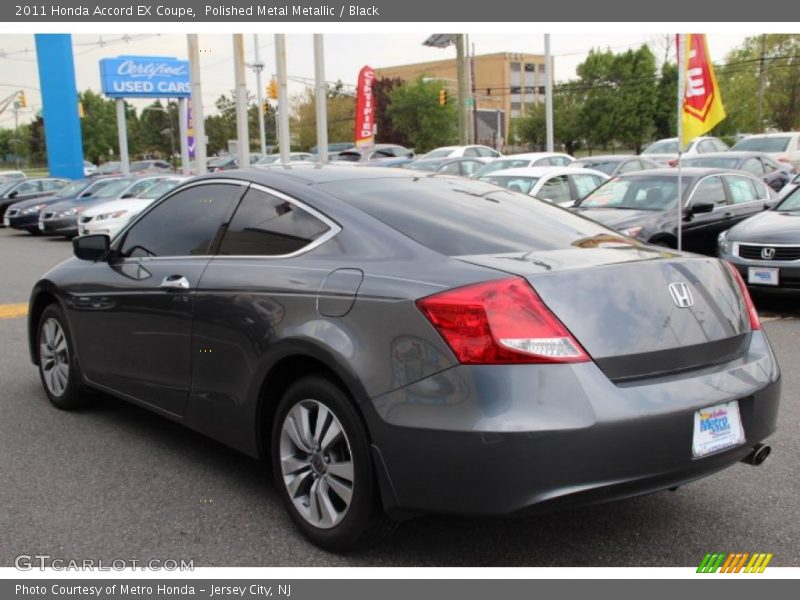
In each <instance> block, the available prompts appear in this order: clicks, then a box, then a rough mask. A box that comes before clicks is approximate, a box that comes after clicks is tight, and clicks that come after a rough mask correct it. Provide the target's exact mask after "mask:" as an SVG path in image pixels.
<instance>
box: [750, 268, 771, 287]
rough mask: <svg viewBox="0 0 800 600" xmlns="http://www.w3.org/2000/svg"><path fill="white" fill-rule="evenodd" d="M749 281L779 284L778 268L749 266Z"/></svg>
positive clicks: (758, 283)
mask: <svg viewBox="0 0 800 600" xmlns="http://www.w3.org/2000/svg"><path fill="white" fill-rule="evenodd" d="M747 283H753V284H756V285H778V269H766V268H762V267H747Z"/></svg>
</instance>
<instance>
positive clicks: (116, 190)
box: [94, 179, 133, 198]
mask: <svg viewBox="0 0 800 600" xmlns="http://www.w3.org/2000/svg"><path fill="white" fill-rule="evenodd" d="M131 183H133V179H114V180H112V181H111V182H109V184H108V185H106V186H104V187H103V188H102V189H101V190H100V191H98V192H95V194H94V197H95V198H116V197H117V196H119V195H120V194H122V192H124V191H125V190H126V189H128V188H129V187H130V185H131Z"/></svg>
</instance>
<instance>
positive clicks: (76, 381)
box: [36, 304, 90, 410]
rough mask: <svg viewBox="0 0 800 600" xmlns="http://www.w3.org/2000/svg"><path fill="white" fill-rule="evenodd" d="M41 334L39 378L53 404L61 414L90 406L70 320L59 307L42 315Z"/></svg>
mask: <svg viewBox="0 0 800 600" xmlns="http://www.w3.org/2000/svg"><path fill="white" fill-rule="evenodd" d="M37 332H38V333H37V336H36V348H37V352H38V355H37V358H38V359H39V377H40V378H41V380H42V387H44V391H45V393H46V394H47V397H48V399H49V400H50V402H51V403H52V404H53V406H55V407H56V408H60V409H61V410H75V409H78V408H83V407H84V406H87V405H88V404H89V402H90V397H89V395H88V394H86V393H85V391H83V390H82V389H81V385H80V369H79V368H78V362H77V360H76V358H75V353H74V352H73V349H72V342H71V341H70V336H69V329H68V327H67V320H66V318H65V317H64V312H63V311H62V310H61V308H60V307H59V306H58V305H57V304H51V305H50V306H48V307H47V308H45V309H44V311H42V316H41V317H40V319H39V325H38V329H37Z"/></svg>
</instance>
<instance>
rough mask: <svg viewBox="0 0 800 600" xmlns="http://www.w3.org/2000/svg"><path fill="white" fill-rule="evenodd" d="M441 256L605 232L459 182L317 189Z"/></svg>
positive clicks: (375, 182)
mask: <svg viewBox="0 0 800 600" xmlns="http://www.w3.org/2000/svg"><path fill="white" fill-rule="evenodd" d="M318 187H319V188H321V189H323V190H325V191H327V192H330V193H331V194H333V195H334V196H336V197H337V198H340V199H341V200H343V201H344V202H347V203H349V204H351V205H353V206H355V207H356V208H358V209H359V210H361V211H363V212H365V213H367V214H369V215H371V216H372V217H374V218H376V219H378V220H380V221H382V222H383V223H385V224H386V225H388V226H389V227H391V228H393V229H395V230H396V231H399V232H400V233H402V234H404V235H405V236H407V237H409V238H411V239H413V240H415V241H417V242H418V243H420V244H422V245H423V246H426V247H428V248H430V249H432V250H434V251H436V252H440V253H442V254H444V255H446V256H460V255H469V254H488V253H497V252H528V251H531V250H554V249H561V248H574V247H579V246H580V245H581V244H583V243H588V242H589V241H590V240H591V242H592V243H597V242H596V237H595V236H598V235H600V234H610V233H611V231H610V230H608V229H606V228H605V227H603V226H602V225H600V224H598V223H594V222H592V221H589V220H587V219H583V218H581V217H578V216H577V215H574V214H572V213H570V212H569V211H566V210H564V209H562V208H558V207H556V206H552V205H550V204H548V203H546V202H541V201H537V200H535V199H533V198H526V197H523V196H519V195H517V194H512V193H509V192H507V191H505V190H499V189H498V188H496V187H493V186H491V185H487V184H484V183H482V182H479V181H473V180H470V179H464V178H450V177H447V178H445V177H442V178H421V179H412V178H409V179H404V180H394V181H392V185H387V184H386V180H383V179H361V180H351V181H344V182H335V183H326V184H321V185H319V186H318Z"/></svg>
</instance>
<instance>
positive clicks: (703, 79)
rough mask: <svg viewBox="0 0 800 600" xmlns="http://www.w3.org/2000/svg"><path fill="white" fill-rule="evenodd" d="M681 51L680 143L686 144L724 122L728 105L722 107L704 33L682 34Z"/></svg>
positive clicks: (679, 51)
mask: <svg viewBox="0 0 800 600" xmlns="http://www.w3.org/2000/svg"><path fill="white" fill-rule="evenodd" d="M678 53H679V55H680V56H681V58H682V60H681V61H680V65H681V67H680V68H681V71H682V72H681V73H680V75H681V77H682V79H683V82H684V83H683V86H684V93H683V102H682V106H681V110H680V119H681V123H680V125H681V146H685V145H687V144H688V143H689V142H691V141H692V140H693V139H694V138H696V137H697V136H700V135H703V134H704V133H706V132H708V131H711V130H712V129H713V128H714V126H716V125H717V123H719V122H720V121H722V119H724V118H725V108H724V107H723V106H722V97H721V96H720V93H719V85H718V84H717V78H716V76H715V75H714V66H713V65H712V64H711V58H710V57H709V54H708V45H707V43H706V36H705V34H701V33H691V34H679V35H678Z"/></svg>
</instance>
